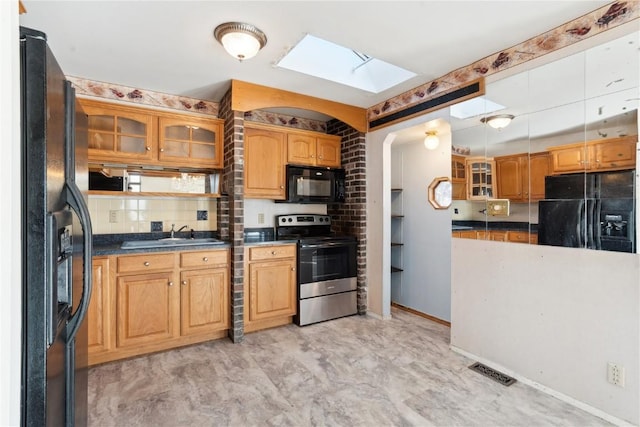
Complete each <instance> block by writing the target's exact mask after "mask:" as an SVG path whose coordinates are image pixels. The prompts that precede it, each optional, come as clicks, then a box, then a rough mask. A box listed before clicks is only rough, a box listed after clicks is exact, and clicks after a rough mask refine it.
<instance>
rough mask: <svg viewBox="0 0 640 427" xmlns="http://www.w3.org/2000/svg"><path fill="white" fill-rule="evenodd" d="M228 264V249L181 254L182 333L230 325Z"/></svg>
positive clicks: (204, 330) (189, 333)
mask: <svg viewBox="0 0 640 427" xmlns="http://www.w3.org/2000/svg"><path fill="white" fill-rule="evenodd" d="M228 265H229V251H206V252H205V251H201V252H189V253H182V254H180V266H181V267H182V268H183V270H182V271H181V273H180V304H181V313H180V334H181V335H183V336H185V335H194V334H201V333H207V332H214V331H220V330H225V329H227V328H229V292H228V289H229V287H228V285H227V284H228V283H229V267H228ZM185 268H188V270H185Z"/></svg>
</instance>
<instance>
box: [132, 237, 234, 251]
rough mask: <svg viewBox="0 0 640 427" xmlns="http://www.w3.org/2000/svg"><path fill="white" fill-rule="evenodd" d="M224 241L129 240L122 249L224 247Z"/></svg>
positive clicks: (173, 238)
mask: <svg viewBox="0 0 640 427" xmlns="http://www.w3.org/2000/svg"><path fill="white" fill-rule="evenodd" d="M224 243H225V242H224V241H222V240H218V239H214V238H210V237H204V238H200V239H188V238H182V237H168V238H166V239H157V240H127V241H124V242H122V245H121V246H120V248H122V249H145V248H166V247H173V246H197V245H223V244H224Z"/></svg>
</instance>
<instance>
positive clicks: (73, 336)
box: [20, 28, 91, 426]
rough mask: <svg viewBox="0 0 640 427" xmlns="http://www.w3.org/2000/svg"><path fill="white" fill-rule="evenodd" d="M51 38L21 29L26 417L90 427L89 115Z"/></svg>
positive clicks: (32, 422) (29, 422)
mask: <svg viewBox="0 0 640 427" xmlns="http://www.w3.org/2000/svg"><path fill="white" fill-rule="evenodd" d="M46 40H47V38H46V35H45V34H44V33H41V32H39V31H35V30H31V29H28V28H20V90H21V127H22V131H21V137H22V141H21V144H22V146H21V156H22V164H21V171H22V178H21V193H22V259H23V261H22V292H23V294H22V295H23V296H22V301H23V319H22V324H23V327H22V330H23V332H22V373H21V374H22V387H21V392H22V396H21V419H22V421H21V423H22V425H23V426H74V425H78V426H82V425H86V423H87V325H86V321H85V317H86V313H87V308H88V305H89V300H90V297H91V222H90V219H89V213H88V209H87V205H86V199H85V198H86V189H87V182H88V178H87V175H88V173H87V133H86V121H87V119H86V115H84V114H83V113H82V110H81V109H80V108H78V106H77V105H76V100H75V93H74V89H73V87H72V86H71V84H70V83H69V82H68V81H67V80H66V79H65V76H64V74H63V72H62V70H61V69H60V66H59V65H58V63H57V61H56V59H55V57H54V56H53V54H52V53H51V50H50V49H49V47H48V46H47V41H46Z"/></svg>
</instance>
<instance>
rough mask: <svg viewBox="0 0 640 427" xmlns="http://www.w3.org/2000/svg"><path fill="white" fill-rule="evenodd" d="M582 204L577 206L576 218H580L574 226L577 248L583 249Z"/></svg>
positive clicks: (583, 215) (583, 217) (583, 214)
mask: <svg viewBox="0 0 640 427" xmlns="http://www.w3.org/2000/svg"><path fill="white" fill-rule="evenodd" d="M584 209H585V207H584V202H582V203H580V204H579V205H578V218H580V220H579V221H578V223H577V224H576V236H577V237H578V247H579V248H583V247H584V240H583V238H582V236H583V233H584V231H585V230H584V221H585V213H584Z"/></svg>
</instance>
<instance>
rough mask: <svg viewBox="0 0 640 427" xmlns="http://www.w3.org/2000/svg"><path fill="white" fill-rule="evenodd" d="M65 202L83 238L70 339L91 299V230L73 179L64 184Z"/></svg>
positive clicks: (70, 323)
mask: <svg viewBox="0 0 640 427" xmlns="http://www.w3.org/2000/svg"><path fill="white" fill-rule="evenodd" d="M65 190H66V196H67V203H68V204H69V206H71V208H72V209H73V210H74V211H75V212H76V214H77V215H78V219H79V220H80V225H81V226H82V238H83V257H82V258H83V259H82V262H83V275H82V276H83V278H82V279H83V280H82V299H81V300H80V304H79V305H78V309H77V310H76V312H75V313H74V314H73V315H72V316H71V319H69V324H68V327H67V328H68V329H67V331H68V339H69V341H71V340H72V339H73V338H74V337H75V335H76V333H77V332H78V329H80V325H81V324H82V321H83V320H84V318H85V317H86V315H87V310H88V308H89V302H90V301H91V292H92V277H91V274H92V268H91V254H92V252H93V249H92V236H93V232H92V230H91V219H90V217H89V209H88V208H87V205H86V203H85V201H84V197H83V196H82V193H81V192H80V189H79V188H78V186H77V185H76V184H75V182H74V181H67V183H66V184H65Z"/></svg>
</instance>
